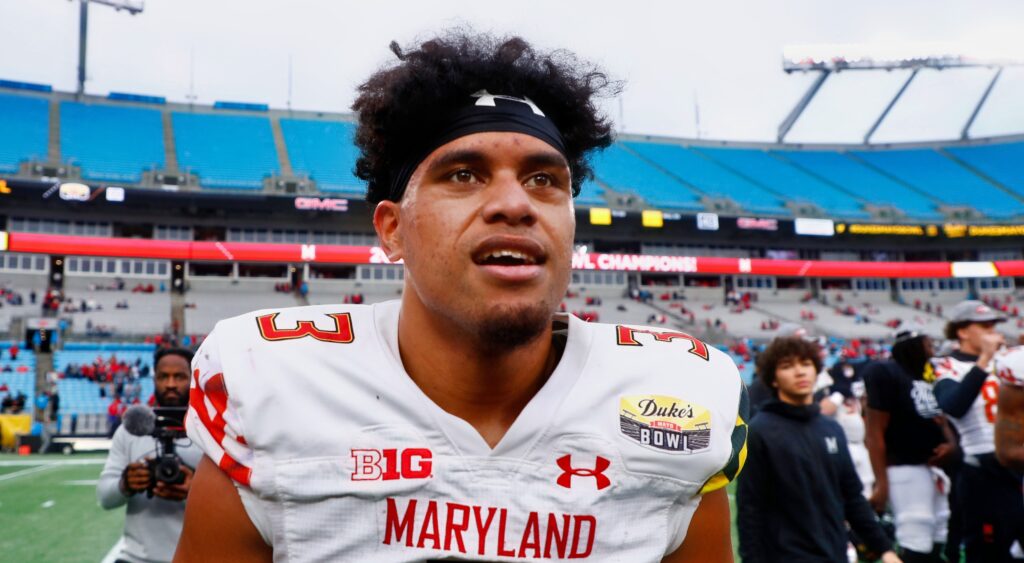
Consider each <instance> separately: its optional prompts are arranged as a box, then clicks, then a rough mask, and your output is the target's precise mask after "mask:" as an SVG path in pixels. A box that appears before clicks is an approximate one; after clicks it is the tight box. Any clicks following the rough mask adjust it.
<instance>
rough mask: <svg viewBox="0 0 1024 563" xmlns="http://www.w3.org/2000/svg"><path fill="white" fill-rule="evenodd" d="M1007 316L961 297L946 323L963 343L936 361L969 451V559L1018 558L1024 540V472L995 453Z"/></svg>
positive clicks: (963, 476)
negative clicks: (996, 362) (1002, 328)
mask: <svg viewBox="0 0 1024 563" xmlns="http://www.w3.org/2000/svg"><path fill="white" fill-rule="evenodd" d="M1005 320H1006V319H1005V318H1004V317H1003V316H1002V315H1001V314H1000V313H999V312H998V311H995V310H994V309H992V308H991V307H989V306H988V305H985V304H984V303H982V302H981V301H964V302H961V303H960V304H958V305H957V306H956V307H954V308H953V309H952V311H951V318H950V321H949V323H948V324H947V326H946V337H947V338H949V339H952V340H956V341H957V342H958V343H959V348H958V350H956V351H955V352H953V353H952V354H950V355H949V356H947V357H944V358H936V359H935V361H934V364H935V377H936V381H935V398H936V399H937V400H938V402H939V406H940V407H941V408H942V410H943V411H945V412H946V414H948V415H949V417H950V419H951V420H952V422H953V425H954V426H955V427H956V429H957V431H958V432H959V434H960V446H961V448H962V449H963V452H964V462H963V464H962V465H961V466H960V469H959V471H958V473H957V476H956V479H957V481H956V486H955V487H954V491H955V494H956V502H957V504H958V505H959V508H960V511H961V512H962V515H963V517H962V520H961V524H962V530H963V543H964V550H965V552H966V556H967V557H966V560H967V561H968V562H969V563H974V562H982V561H984V562H985V563H999V562H1003V561H1013V560H1014V559H1015V557H1013V555H1011V548H1012V547H1013V544H1014V542H1017V541H1018V540H1019V539H1020V540H1024V537H1022V534H1021V532H1020V526H1021V523H1024V503H1022V502H1021V500H1020V498H1019V497H1020V486H1021V478H1020V475H1019V474H1017V473H1016V472H1014V471H1012V470H1009V469H1007V468H1006V467H1004V466H1003V465H1002V464H1001V463H999V460H998V459H997V458H996V455H995V426H994V425H995V421H996V412H997V406H998V405H997V402H998V396H999V380H998V378H997V377H996V375H995V370H994V368H993V359H994V357H995V356H996V353H997V352H998V351H999V349H1000V348H1001V347H1003V346H1004V345H1005V337H1004V336H1003V335H1002V334H1000V333H999V332H998V331H997V330H996V325H997V324H998V323H1000V322H1003V321H1005ZM1017 549H1019V548H1017Z"/></svg>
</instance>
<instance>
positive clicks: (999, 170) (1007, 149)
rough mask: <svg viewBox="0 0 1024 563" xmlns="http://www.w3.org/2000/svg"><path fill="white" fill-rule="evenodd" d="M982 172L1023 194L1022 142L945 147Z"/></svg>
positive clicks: (1023, 155)
mask: <svg viewBox="0 0 1024 563" xmlns="http://www.w3.org/2000/svg"><path fill="white" fill-rule="evenodd" d="M946 151H948V152H950V153H952V154H953V156H955V157H956V158H958V159H960V160H962V161H964V162H966V163H967V164H968V165H970V166H972V167H974V168H975V169H977V170H978V171H980V172H981V173H982V174H986V175H988V176H989V177H990V178H992V179H993V180H995V181H997V182H999V183H1000V184H1002V185H1003V186H1006V187H1007V188H1010V189H1012V190H1014V191H1015V192H1017V195H1024V142H1018V143H1002V144H993V145H977V146H972V147H950V148H948V149H946Z"/></svg>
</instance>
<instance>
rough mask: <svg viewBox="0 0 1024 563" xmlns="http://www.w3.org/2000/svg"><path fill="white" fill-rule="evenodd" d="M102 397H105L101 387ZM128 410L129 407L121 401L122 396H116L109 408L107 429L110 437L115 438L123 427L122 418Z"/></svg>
mask: <svg viewBox="0 0 1024 563" xmlns="http://www.w3.org/2000/svg"><path fill="white" fill-rule="evenodd" d="M100 396H101V397H102V396H104V389H103V387H102V386H100ZM126 410H128V405H127V404H125V402H124V401H122V400H121V396H120V395H116V396H115V397H114V400H113V401H110V406H108V407H107V428H109V429H110V430H109V431H108V437H110V438H113V436H114V434H115V433H116V432H117V429H118V428H119V427H120V426H121V417H122V416H124V411H126Z"/></svg>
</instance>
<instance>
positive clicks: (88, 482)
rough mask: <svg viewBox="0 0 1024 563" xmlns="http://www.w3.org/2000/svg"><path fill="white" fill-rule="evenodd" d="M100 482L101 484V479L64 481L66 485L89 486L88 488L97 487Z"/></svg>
mask: <svg viewBox="0 0 1024 563" xmlns="http://www.w3.org/2000/svg"><path fill="white" fill-rule="evenodd" d="M99 482H100V481H99V479H79V480H77V481H64V484H65V485H87V486H90V487H95V486H96V484H97V483H99Z"/></svg>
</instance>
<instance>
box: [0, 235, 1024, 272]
mask: <svg viewBox="0 0 1024 563" xmlns="http://www.w3.org/2000/svg"><path fill="white" fill-rule="evenodd" d="M7 250H8V251H10V252H24V253H33V254H61V255H74V256H109V257H118V258H153V259H164V260H205V261H216V262H286V263H289V262H290V263H299V262H312V263H316V264H388V263H390V262H389V261H388V259H387V256H385V255H384V252H383V251H382V250H381V249H380V248H378V247H375V246H340V245H329V244H267V243H251V242H205V241H203V242H198V241H197V242H193V241H170V240H152V239H130V238H112V237H79V236H68V235H41V234H33V233H10V236H9V239H8V248H7ZM953 264H954V263H953V262H838V261H825V260H768V259H763V258H721V257H695V256H652V255H646V254H643V255H641V254H594V253H590V254H587V253H577V254H575V255H574V256H573V259H572V267H573V269H576V270H598V271H627V272H647V273H675V274H741V275H758V276H785V277H812V278H830V277H832V278H836V277H843V278H951V277H954V276H953ZM985 264H990V265H991V270H992V271H993V272H994V273H996V274H997V275H999V276H1024V260H1003V261H998V262H992V263H985Z"/></svg>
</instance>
